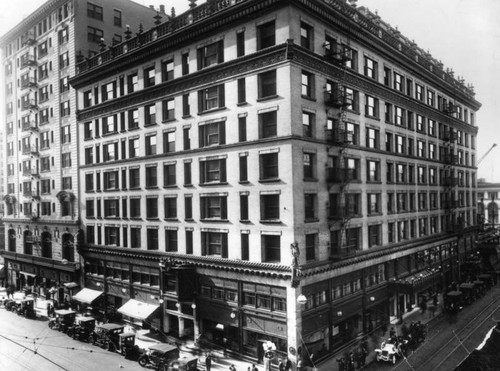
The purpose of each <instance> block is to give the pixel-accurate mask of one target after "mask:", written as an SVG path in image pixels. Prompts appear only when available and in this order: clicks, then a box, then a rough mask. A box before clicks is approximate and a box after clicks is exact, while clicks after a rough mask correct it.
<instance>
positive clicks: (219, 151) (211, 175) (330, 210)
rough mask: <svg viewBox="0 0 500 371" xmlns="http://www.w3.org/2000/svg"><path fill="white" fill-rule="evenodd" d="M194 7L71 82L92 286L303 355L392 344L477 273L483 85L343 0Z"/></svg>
mask: <svg viewBox="0 0 500 371" xmlns="http://www.w3.org/2000/svg"><path fill="white" fill-rule="evenodd" d="M191 3H192V4H191V5H192V7H191V9H190V10H189V11H187V12H185V13H183V14H181V15H179V16H177V17H173V18H172V19H169V20H168V21H166V22H163V23H161V24H160V25H158V26H156V27H154V28H152V29H149V30H147V31H144V32H143V33H141V34H139V35H137V36H136V37H131V38H130V39H126V40H124V42H123V43H121V44H118V45H116V46H115V47H114V48H111V49H107V50H105V51H103V52H102V53H100V54H98V55H96V56H94V57H92V58H89V59H88V60H85V61H82V63H79V64H78V65H77V72H76V75H75V77H74V78H73V79H71V84H72V86H73V87H74V88H75V89H76V90H77V110H78V113H77V116H78V134H77V135H78V137H79V138H80V140H79V141H78V144H79V147H78V151H77V152H78V153H80V154H81V157H80V159H81V163H80V167H79V179H80V187H79V190H80V193H79V198H78V199H79V200H80V205H79V210H80V215H81V220H82V225H81V228H82V230H83V235H84V238H83V241H82V244H81V245H80V246H79V251H80V253H81V255H82V257H83V259H84V262H85V265H84V272H85V286H86V287H89V288H91V289H93V290H96V291H102V292H103V293H104V296H105V303H106V304H107V305H111V306H114V307H115V308H118V311H119V312H121V313H122V314H124V315H125V317H126V318H128V319H130V320H134V319H135V320H137V321H136V322H138V323H141V324H142V325H148V326H157V327H158V326H159V327H160V329H161V330H162V331H164V332H166V333H170V334H175V335H177V336H180V337H193V338H195V339H198V337H199V335H200V334H201V335H202V337H203V338H204V339H205V340H207V341H209V342H212V343H215V344H218V345H221V346H224V347H226V348H228V349H229V350H230V351H233V352H236V353H239V354H243V355H246V356H249V357H252V358H255V359H258V360H262V359H263V358H264V350H265V349H264V348H265V344H267V342H268V341H271V342H272V343H274V344H275V345H276V352H277V354H278V355H279V356H280V357H281V356H283V357H288V358H290V359H291V360H292V361H293V362H294V364H295V363H296V362H297V361H298V360H299V359H304V360H309V359H310V355H311V354H315V359H317V358H321V357H322V356H326V355H327V354H330V355H331V354H335V353H339V352H343V351H345V350H346V349H348V348H349V347H353V346H355V345H356V344H357V343H358V342H359V341H360V340H361V339H363V338H365V337H367V338H369V339H373V341H375V340H376V341H378V338H377V339H375V338H376V336H375V333H374V331H375V330H377V329H379V328H381V327H383V326H386V325H387V324H388V322H389V319H390V318H391V317H400V316H401V315H402V314H403V313H405V312H408V311H411V310H412V309H413V308H414V307H415V305H418V302H419V301H420V300H422V298H423V297H424V296H425V295H429V294H430V293H431V292H435V291H436V290H445V289H446V288H447V287H448V286H449V285H450V284H451V283H452V282H458V281H460V267H461V264H462V262H463V261H464V259H465V257H466V256H467V254H470V253H471V252H472V251H473V249H474V247H475V240H476V235H477V223H476V220H477V215H476V167H475V156H476V148H475V145H476V136H477V131H478V126H477V123H476V122H475V114H476V111H477V110H478V109H479V108H480V103H479V102H477V101H476V100H475V98H474V92H473V89H472V87H471V86H466V85H465V84H464V82H463V81H462V80H459V79H456V78H454V76H453V73H452V72H451V70H449V69H448V70H444V68H443V66H442V64H441V63H440V62H438V61H437V60H435V59H434V58H433V57H432V56H430V55H429V54H428V53H426V52H424V51H423V50H422V49H420V48H419V47H418V46H417V45H415V44H414V43H412V42H411V41H409V40H408V39H406V38H405V37H404V36H402V35H401V34H400V33H399V32H398V31H397V30H395V29H393V28H392V27H390V26H389V25H387V24H386V23H384V22H383V21H382V20H381V19H380V18H379V17H378V16H377V15H375V14H373V13H371V12H370V11H369V10H367V9H365V8H360V9H357V8H355V7H353V6H351V5H348V4H347V3H346V2H344V1H340V0H338V1H337V0H329V1H309V0H293V1H281V0H266V1H255V0H242V1H222V0H214V1H208V2H207V3H204V4H200V5H196V4H195V1H192V2H191ZM141 306H142V308H148V310H142V309H141ZM123 307H126V308H123ZM121 308H122V309H121ZM156 308H161V311H160V312H159V315H158V316H156V317H155V315H154V310H155V309H156ZM134 313H135V315H134Z"/></svg>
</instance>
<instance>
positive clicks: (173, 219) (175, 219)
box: [148, 217, 179, 222]
mask: <svg viewBox="0 0 500 371" xmlns="http://www.w3.org/2000/svg"><path fill="white" fill-rule="evenodd" d="M148 220H149V219H148ZM163 220H165V221H166V222H178V221H179V219H178V218H177V217H176V218H163Z"/></svg>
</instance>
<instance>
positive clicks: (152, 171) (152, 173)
mask: <svg viewBox="0 0 500 371" xmlns="http://www.w3.org/2000/svg"><path fill="white" fill-rule="evenodd" d="M157 186H158V169H157V167H156V166H147V167H146V188H156V187H157Z"/></svg>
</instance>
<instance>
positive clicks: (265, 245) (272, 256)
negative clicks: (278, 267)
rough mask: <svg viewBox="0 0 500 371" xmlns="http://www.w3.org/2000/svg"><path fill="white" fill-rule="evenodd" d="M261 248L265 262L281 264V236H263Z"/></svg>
mask: <svg viewBox="0 0 500 371" xmlns="http://www.w3.org/2000/svg"><path fill="white" fill-rule="evenodd" d="M261 246H262V247H261V248H262V261H263V262H266V263H271V262H276V263H279V262H281V236H275V235H262V236H261Z"/></svg>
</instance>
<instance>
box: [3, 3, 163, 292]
mask: <svg viewBox="0 0 500 371" xmlns="http://www.w3.org/2000/svg"><path fill="white" fill-rule="evenodd" d="M155 16H159V15H158V13H157V12H156V11H155V10H153V9H150V8H147V7H144V6H142V5H139V4H137V3H134V2H132V1H118V0H105V1H104V0H95V1H83V0H69V1H68V0H49V1H47V2H45V3H44V4H43V5H42V6H41V7H39V8H38V9H37V10H36V11H34V12H33V13H31V14H30V15H29V16H28V17H26V18H25V19H24V20H23V21H22V22H21V23H19V24H18V25H17V26H16V27H14V28H13V29H12V30H10V31H9V32H8V33H7V34H5V35H4V36H2V37H1V38H0V47H1V51H2V56H1V61H2V73H1V75H2V79H1V85H2V89H0V94H1V98H2V99H1V101H2V105H3V108H4V109H2V113H3V115H2V130H1V132H2V160H3V161H2V164H3V167H2V170H1V174H2V189H3V190H4V191H3V206H4V208H5V212H4V214H3V218H2V221H3V226H2V227H3V228H4V229H3V230H4V231H5V239H4V240H3V241H5V249H4V250H2V251H0V253H1V254H2V255H3V258H4V259H5V263H6V267H7V269H8V276H9V277H8V282H9V283H10V284H13V285H15V286H16V287H17V289H22V288H23V287H25V286H28V287H30V288H31V289H35V290H36V291H37V292H38V291H39V293H40V294H41V295H44V294H45V293H46V289H48V288H52V287H54V288H60V290H59V293H60V295H59V299H60V300H62V298H63V294H64V293H65V291H64V288H65V287H66V288H70V287H75V286H76V285H77V284H78V282H79V273H80V271H81V267H80V259H79V255H78V253H77V251H76V245H77V241H78V240H79V237H78V236H79V235H78V233H79V230H80V228H81V226H80V223H81V220H80V205H79V204H80V202H79V201H78V193H79V182H78V170H77V169H78V168H77V165H78V163H79V162H80V155H79V153H78V149H79V147H78V132H77V126H76V92H75V90H74V89H72V88H71V86H70V85H69V79H70V78H71V77H72V76H73V75H74V72H75V65H76V63H77V62H78V61H80V60H84V59H85V58H91V57H93V56H94V55H96V54H97V53H98V52H99V51H100V49H101V48H102V45H103V44H104V43H105V44H116V43H120V42H122V41H123V38H124V37H125V33H124V31H126V25H127V24H130V25H132V27H134V28H137V29H139V23H140V22H142V23H143V25H144V27H152V26H154V24H155V21H157V19H155V18H154V17H155ZM163 18H166V15H163ZM4 149H5V150H4ZM2 235H3V233H2ZM3 241H2V246H3V244H4V242H3ZM66 293H67V292H66Z"/></svg>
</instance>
